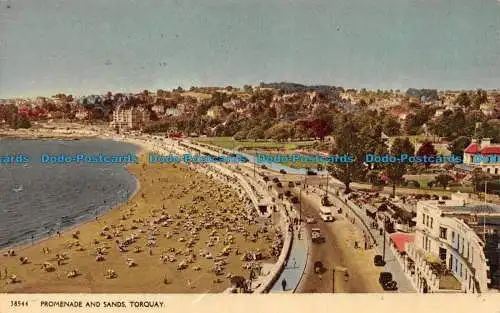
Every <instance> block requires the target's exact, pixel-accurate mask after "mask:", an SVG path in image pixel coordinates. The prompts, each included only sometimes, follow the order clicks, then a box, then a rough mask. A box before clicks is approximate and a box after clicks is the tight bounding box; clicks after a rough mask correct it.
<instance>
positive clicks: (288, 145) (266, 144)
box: [197, 137, 313, 150]
mask: <svg viewBox="0 0 500 313" xmlns="http://www.w3.org/2000/svg"><path fill="white" fill-rule="evenodd" d="M197 141H199V142H201V143H207V144H211V145H214V146H218V147H221V148H225V149H234V148H236V147H240V148H247V149H259V148H275V149H278V148H279V149H292V150H293V149H299V148H302V147H307V146H310V145H312V144H313V142H312V141H296V142H277V141H267V140H266V141H253V140H234V139H233V138H232V137H207V138H198V139H197Z"/></svg>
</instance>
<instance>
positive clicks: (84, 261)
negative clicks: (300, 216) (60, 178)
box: [0, 155, 281, 293]
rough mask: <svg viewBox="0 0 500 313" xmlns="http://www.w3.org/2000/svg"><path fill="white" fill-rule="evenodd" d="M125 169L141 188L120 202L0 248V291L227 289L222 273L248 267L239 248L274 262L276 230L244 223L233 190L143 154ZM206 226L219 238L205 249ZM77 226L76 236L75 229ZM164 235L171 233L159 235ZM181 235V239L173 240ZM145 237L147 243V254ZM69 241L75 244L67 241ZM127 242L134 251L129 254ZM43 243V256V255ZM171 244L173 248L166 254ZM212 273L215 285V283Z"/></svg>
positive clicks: (239, 271)
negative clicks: (44, 235) (68, 226)
mask: <svg viewBox="0 0 500 313" xmlns="http://www.w3.org/2000/svg"><path fill="white" fill-rule="evenodd" d="M128 169H129V171H130V172H131V173H132V174H134V175H135V176H136V177H137V179H138V180H139V183H140V186H141V187H140V190H139V191H138V192H137V193H136V194H135V195H134V196H133V197H132V198H131V199H130V200H129V201H127V202H126V203H125V204H123V205H121V206H119V207H117V208H114V209H112V210H110V211H109V212H108V213H106V214H105V215H104V216H101V217H98V219H97V220H94V221H90V222H88V223H85V224H83V225H80V226H77V227H75V228H73V229H72V230H69V231H66V232H63V233H62V234H61V235H60V236H58V235H57V234H56V235H54V236H52V237H51V238H48V239H45V240H43V241H40V242H38V243H35V244H34V245H31V246H24V247H19V248H15V249H14V250H15V253H16V255H15V256H6V255H5V252H6V251H7V249H4V250H3V251H1V255H0V273H1V279H0V292H9V293H13V292H15V293H54V292H55V293H58V292H64V293H79V292H83V293H213V292H222V291H223V290H225V289H226V288H228V287H230V285H231V284H230V279H229V278H228V274H233V275H242V276H244V277H246V278H248V277H249V273H250V270H248V269H244V268H243V267H242V265H243V264H244V263H246V262H245V261H243V260H242V253H243V252H246V251H256V250H257V249H261V250H260V251H261V252H262V254H263V256H264V258H265V261H264V262H266V263H274V262H276V259H277V257H276V255H273V253H271V250H270V247H271V246H272V245H275V250H274V254H276V251H277V254H278V255H279V252H280V250H281V245H279V244H277V243H276V242H279V240H277V238H276V236H277V231H276V230H275V229H274V227H273V226H272V225H270V224H269V223H270V222H269V221H259V220H258V219H257V218H256V217H254V218H253V220H252V221H251V222H249V221H248V220H247V219H246V216H248V215H247V213H246V210H247V208H245V204H244V202H245V201H242V198H240V196H239V195H238V193H237V192H236V191H235V190H234V189H232V188H230V187H229V186H227V185H223V184H222V183H221V182H219V181H215V180H214V179H210V178H209V177H207V176H206V175H204V174H200V173H197V172H194V171H193V170H190V169H188V167H187V166H185V165H180V164H177V165H156V164H146V163H145V158H144V155H143V156H142V157H141V164H134V165H131V166H129V168H128ZM247 207H248V205H247ZM163 208H164V209H163ZM191 210H193V211H191ZM195 210H196V211H197V212H196V211H195ZM253 211H255V210H253ZM176 214H178V215H177V216H176ZM203 215H204V216H203ZM160 218H161V221H160V222H158V221H157V223H156V224H153V222H152V220H153V219H157V220H158V219H160ZM139 220H141V222H138V221H139ZM202 220H203V223H202V222H201V221H202ZM189 221H191V222H192V223H193V225H194V226H193V225H190V224H189V223H190V222H189ZM210 223H212V224H218V225H209V224H210ZM162 224H165V225H162ZM264 224H266V225H267V226H266V228H267V233H265V232H262V233H259V234H258V239H255V240H253V238H254V237H253V236H254V234H255V233H256V232H257V231H258V230H259V229H260V230H262V227H263V225H264ZM227 227H231V228H233V229H232V231H231V235H232V236H233V244H231V245H230V246H231V249H230V250H229V255H228V256H226V257H225V258H224V259H225V261H226V263H227V264H226V265H225V266H223V267H222V273H223V274H221V275H219V276H217V275H216V274H215V273H214V272H213V271H212V268H213V265H214V261H215V259H216V258H217V257H216V256H217V254H218V253H220V252H221V251H222V250H223V248H224V247H225V246H227V245H225V243H224V241H225V240H224V239H225V238H226V239H227V238H228V236H229V234H227ZM194 228H198V230H195V229H194ZM236 228H240V230H239V231H237V230H236ZM175 229H177V232H178V234H176V231H175ZM243 229H245V230H246V232H248V234H249V236H248V237H247V238H245V237H246V236H244V234H243V233H242V232H241V231H242V230H243ZM214 230H216V234H215V236H218V239H219V241H218V242H217V241H215V237H213V239H214V240H213V241H212V242H213V246H210V247H208V246H207V240H208V239H209V237H210V236H211V233H212V232H213V231H214ZM77 231H78V232H79V234H78V235H76V234H75V233H76V232H77ZM140 231H141V232H140ZM190 231H193V232H196V235H192V234H191V233H190ZM115 232H116V233H115ZM169 232H170V235H171V236H172V237H171V238H169V236H167V233H169ZM101 233H102V234H101ZM73 234H75V235H76V236H75V237H73ZM132 234H136V235H138V237H139V238H138V239H135V242H133V243H131V244H129V245H127V246H125V245H122V246H124V247H125V249H128V252H122V251H120V250H119V248H118V243H117V242H116V241H117V240H119V241H120V242H121V243H123V242H124V240H125V239H126V238H130V237H131V235H132ZM108 235H109V238H107V236H108ZM76 237H78V239H77V238H76ZM181 237H183V238H185V241H183V242H180V241H179V240H180V238H181ZM193 237H197V238H198V240H197V241H196V242H193V243H192V251H190V252H189V253H188V252H187V251H186V253H184V252H183V253H180V252H181V251H185V250H186V249H187V244H188V242H189V240H190V238H193ZM266 237H267V238H266ZM148 241H153V242H155V246H154V247H151V251H150V248H149V247H148V246H147V243H148ZM76 242H78V244H79V246H76V245H75V243H76ZM226 244H229V243H228V242H226ZM103 247H104V248H105V247H107V249H104V250H103V252H102V254H103V257H104V260H103V261H96V256H97V254H98V253H97V248H103ZM135 247H140V248H141V250H142V251H141V252H138V253H136V251H135ZM45 248H48V250H49V253H45V252H44V250H45ZM172 248H174V249H175V252H174V251H170V252H168V251H169V249H172ZM278 248H279V249H278ZM237 249H238V250H239V252H240V254H238V255H237V254H236V250H237ZM202 250H206V251H208V252H210V253H211V255H213V259H207V258H205V257H202V256H201V255H200V251H202ZM62 254H65V255H66V259H65V260H63V261H61V262H60V264H58V261H57V257H56V255H62ZM162 255H165V256H166V255H170V256H171V257H174V258H175V261H173V262H170V261H166V262H164V261H162V260H161V256H162ZM20 257H27V258H28V260H29V261H28V263H27V264H23V265H21V261H20ZM128 258H131V259H133V260H134V262H135V263H136V264H137V266H133V267H129V266H128V265H127V264H126V263H127V259H128ZM189 258H192V259H193V260H192V263H189V262H187V268H185V269H183V270H178V269H177V267H178V264H179V263H180V262H181V261H183V260H188V259H189ZM61 259H62V258H61ZM188 261H189V260H188ZM44 262H49V263H50V265H51V266H53V267H54V271H51V272H48V271H45V270H44V269H43V264H44ZM196 267H200V269H199V270H197V269H196ZM74 269H77V272H78V273H79V275H78V276H76V277H74V278H68V277H67V275H68V273H69V272H70V271H72V270H74ZM108 269H112V270H113V271H114V272H115V273H116V277H115V278H113V279H108V278H106V277H105V274H106V272H107V270H108ZM5 270H6V271H7V275H8V276H10V275H12V274H15V275H16V277H17V279H18V280H19V281H20V282H18V283H13V284H12V283H8V279H7V278H6V274H5ZM165 278H166V279H167V283H165ZM216 278H219V279H220V282H215V281H214V280H215V279H216Z"/></svg>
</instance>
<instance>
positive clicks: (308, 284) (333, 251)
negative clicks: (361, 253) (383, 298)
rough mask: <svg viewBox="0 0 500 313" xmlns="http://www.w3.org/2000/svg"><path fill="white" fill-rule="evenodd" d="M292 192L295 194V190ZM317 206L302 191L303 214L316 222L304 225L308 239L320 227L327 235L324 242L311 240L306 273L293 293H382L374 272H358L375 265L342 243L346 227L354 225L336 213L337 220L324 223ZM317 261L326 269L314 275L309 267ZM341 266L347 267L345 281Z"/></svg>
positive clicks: (312, 269)
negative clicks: (313, 230)
mask: <svg viewBox="0 0 500 313" xmlns="http://www.w3.org/2000/svg"><path fill="white" fill-rule="evenodd" d="M294 193H296V194H298V192H297V190H296V189H295V190H294ZM318 200H319V199H318ZM318 207H319V205H318V202H316V201H314V199H313V197H312V196H309V195H307V194H306V193H305V192H304V191H303V192H302V217H303V218H304V217H305V216H308V217H314V218H315V219H316V223H315V224H306V226H305V227H306V231H307V233H308V237H309V238H310V236H311V229H312V228H319V229H320V230H321V233H322V234H323V236H325V237H326V241H325V242H324V243H311V245H310V248H309V259H308V266H307V267H306V272H305V273H304V275H303V278H302V281H301V283H300V284H299V288H298V289H297V290H296V292H299V293H331V292H333V291H334V292H346V293H365V292H382V289H381V288H380V287H379V286H378V285H377V283H376V279H375V280H374V277H375V276H376V273H372V275H370V277H364V276H363V275H360V273H364V272H366V269H371V268H372V267H373V268H374V266H373V264H371V263H370V262H363V260H362V259H358V256H357V251H355V249H354V247H352V248H349V247H346V246H345V245H344V244H342V243H341V241H342V240H344V237H345V235H346V232H347V231H346V230H347V229H348V228H353V227H355V226H353V225H349V224H348V223H347V222H345V221H342V217H341V216H339V215H338V216H336V218H337V219H338V221H335V222H332V223H325V222H323V221H322V220H321V219H320V216H319V213H318ZM336 223H337V224H336ZM316 261H321V262H322V263H323V264H324V266H325V268H326V271H325V272H324V273H322V274H321V275H318V274H316V273H315V272H314V266H311V265H312V264H314V262H316ZM333 269H336V271H335V281H333V273H334V272H333ZM342 269H347V271H348V272H349V278H348V279H347V280H345V278H344V272H343V271H342ZM372 270H374V269H372ZM375 271H376V270H375Z"/></svg>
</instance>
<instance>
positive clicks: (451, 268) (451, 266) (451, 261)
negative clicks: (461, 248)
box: [449, 255, 453, 271]
mask: <svg viewBox="0 0 500 313" xmlns="http://www.w3.org/2000/svg"><path fill="white" fill-rule="evenodd" d="M449 268H450V271H453V255H450V267H449Z"/></svg>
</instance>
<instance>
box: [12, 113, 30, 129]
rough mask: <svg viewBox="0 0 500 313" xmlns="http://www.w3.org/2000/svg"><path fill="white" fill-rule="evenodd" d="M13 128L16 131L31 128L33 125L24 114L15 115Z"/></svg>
mask: <svg viewBox="0 0 500 313" xmlns="http://www.w3.org/2000/svg"><path fill="white" fill-rule="evenodd" d="M11 127H12V128H14V129H18V128H31V123H30V121H29V120H28V118H27V117H26V116H25V115H24V114H15V117H14V118H13V119H12V122H11Z"/></svg>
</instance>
